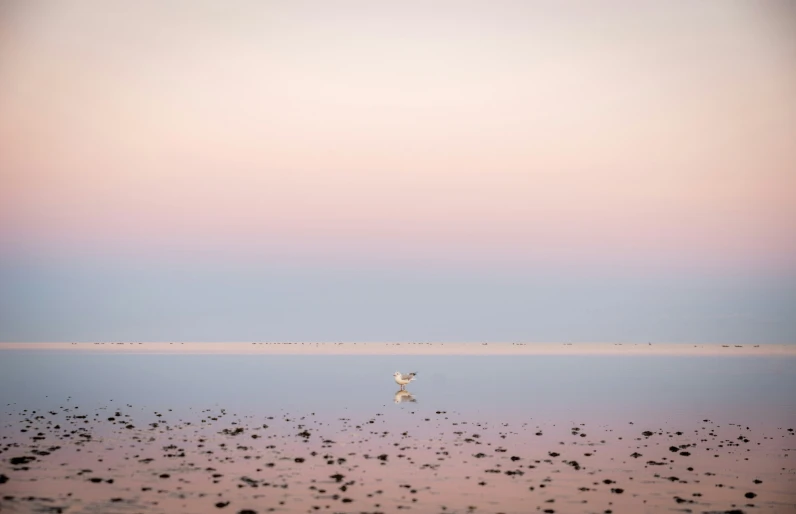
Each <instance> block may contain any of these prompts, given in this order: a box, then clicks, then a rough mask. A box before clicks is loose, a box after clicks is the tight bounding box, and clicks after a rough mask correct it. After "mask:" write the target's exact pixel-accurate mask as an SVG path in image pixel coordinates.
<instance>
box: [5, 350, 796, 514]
mask: <svg viewBox="0 0 796 514" xmlns="http://www.w3.org/2000/svg"><path fill="white" fill-rule="evenodd" d="M395 368H398V369H416V370H418V371H419V372H420V373H421V376H422V377H423V380H421V381H415V382H412V385H411V386H412V389H413V392H410V391H407V390H399V391H397V392H393V391H395V389H394V387H395V381H394V377H393V372H394V370H395ZM471 376H477V377H479V378H480V380H479V381H478V387H468V388H466V389H462V385H463V382H462V380H461V377H471ZM794 390H796V359H787V358H785V359H783V358H778V359H765V358H745V357H744V358H705V357H702V358H692V357H688V358H685V357H684V358H669V357H561V356H556V357H540V356H534V357H531V356H526V357H455V356H433V357H418V356H400V357H392V356H370V357H363V356H347V357H328V356H327V357H311V356H273V355H271V356H256V357H255V356H232V355H211V356H205V355H107V354H106V355H92V354H79V355H78V354H69V355H68V354H63V353H61V354H59V353H46V352H44V353H36V354H33V353H29V352H6V353H3V354H2V355H0V435H1V436H2V438H3V443H4V447H3V450H4V451H3V452H2V453H0V477H2V482H0V498H3V500H2V502H3V503H0V510H3V512H5V509H6V508H8V509H7V510H8V511H9V512H32V511H39V510H42V509H45V508H52V507H57V508H62V509H63V511H64V512H103V513H115V512H120V513H121V512H144V511H145V512H194V513H204V512H208V513H209V512H217V511H218V509H223V508H226V507H227V506H229V508H227V510H226V511H230V512H240V511H243V510H246V509H251V510H252V511H254V512H267V511H269V510H270V509H276V510H278V511H279V512H312V511H315V510H320V511H328V512H363V511H368V512H370V511H373V512H396V511H397V510H398V509H401V510H403V509H410V508H411V509H414V510H413V512H441V511H446V512H472V511H473V510H475V511H476V512H507V513H508V512H516V513H524V512H531V511H537V510H538V511H541V512H544V511H555V512H604V511H607V510H611V511H613V512H669V511H672V510H677V509H681V510H683V509H686V508H687V509H691V511H693V512H710V511H716V510H720V511H724V510H731V509H742V510H743V511H744V512H746V511H747V510H749V509H754V511H755V512H774V513H776V512H792V511H794V509H796V478H795V477H796V463H795V460H796V452H794V451H793V448H794V447H796V434H794V428H796V395H793V394H792V391H794ZM318 391H329V392H331V393H332V394H318ZM415 392H416V393H418V395H419V396H422V399H423V401H422V402H418V401H416V399H415V397H414V394H415ZM388 393H390V394H391V398H392V402H390V401H389V400H387V394H388ZM330 398H331V399H332V400H333V401H330ZM393 404H395V405H393ZM28 498H33V500H28ZM42 511H43V510H42ZM226 511H224V512H226Z"/></svg>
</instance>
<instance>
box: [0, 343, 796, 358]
mask: <svg viewBox="0 0 796 514" xmlns="http://www.w3.org/2000/svg"><path fill="white" fill-rule="evenodd" d="M3 350H5V351H33V352H38V351H65V352H91V353H116V354H121V353H129V354H164V355H165V354H230V355H484V356H486V355H517V356H519V355H634V356H638V355H661V356H665V355H671V356H677V355H682V356H688V355H693V356H708V355H715V356H783V357H787V356H791V357H796V344H790V345H789V344H743V345H736V344H689V343H658V344H654V343H653V344H648V343H407V342H400V343H384V342H378V343H377V342H374V343H361V342H360V343H320V342H304V343H300V342H299V343H295V342H294V343H278V342H271V343H268V342H262V343H252V342H248V343H240V342H229V343H180V342H159V343H152V342H147V343H144V342H141V343H138V342H124V343H121V342H114V343H111V342H106V343H0V351H3Z"/></svg>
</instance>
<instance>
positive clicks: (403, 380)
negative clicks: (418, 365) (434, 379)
mask: <svg viewBox="0 0 796 514" xmlns="http://www.w3.org/2000/svg"><path fill="white" fill-rule="evenodd" d="M415 375H417V373H409V374H408V375H401V372H400V371H396V372H395V374H394V375H393V376H394V377H395V383H396V384H398V385H399V386H401V390H403V389H404V386H405V385H406V384H408V383H409V382H411V381H412V380H414V379H415Z"/></svg>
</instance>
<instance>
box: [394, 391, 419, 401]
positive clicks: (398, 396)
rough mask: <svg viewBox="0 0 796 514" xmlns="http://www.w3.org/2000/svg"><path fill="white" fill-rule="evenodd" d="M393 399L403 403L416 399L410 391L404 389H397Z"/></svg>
mask: <svg viewBox="0 0 796 514" xmlns="http://www.w3.org/2000/svg"><path fill="white" fill-rule="evenodd" d="M393 401H394V402H395V403H403V402H416V401H417V400H416V399H415V397H414V396H412V393H410V392H409V391H407V390H406V389H399V390H398V391H397V392H396V393H395V397H394V398H393Z"/></svg>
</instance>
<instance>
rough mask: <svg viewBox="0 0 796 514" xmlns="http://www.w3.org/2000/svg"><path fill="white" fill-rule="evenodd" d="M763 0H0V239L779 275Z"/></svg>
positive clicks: (792, 86)
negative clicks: (599, 1)
mask: <svg viewBox="0 0 796 514" xmlns="http://www.w3.org/2000/svg"><path fill="white" fill-rule="evenodd" d="M795 14H796V11H795V10H794V9H793V8H792V7H788V5H787V3H786V2H773V1H772V2H735V1H707V2H675V3H670V2H609V3H603V4H601V6H600V7H599V8H598V7H596V6H592V5H591V3H590V2H580V3H576V2H563V3H561V2H470V1H457V2H433V3H429V2H420V1H417V2H412V1H410V2H349V1H340V2H324V1H319V2H302V1H292V0H291V1H284V2H280V1H270V2H266V1H263V2H245V1H241V2H232V3H223V2H206V1H199V2H167V3H163V2H118V3H108V2H103V1H94V2H92V1H83V2H71V1H64V2H35V1H34V2H27V1H11V2H4V3H3V5H2V7H0V174H1V175H0V179H1V180H2V188H0V253H1V254H2V256H20V255H22V256H31V255H32V256H35V255H45V254H58V255H73V256H78V257H84V256H92V255H102V256H129V255H133V256H146V257H158V258H168V257H169V256H175V255H181V254H182V253H183V252H185V251H189V252H195V253H196V254H202V253H209V254H218V255H222V256H224V257H225V258H232V259H265V260H268V259H272V260H274V261H275V262H289V261H292V260H302V259H304V260H307V261H308V262H323V261H324V260H335V259H339V260H342V261H345V260H356V259H363V260H380V259H382V260H391V259H399V260H400V259H408V260H412V259H417V260H427V261H434V262H440V263H444V262H450V263H467V262H471V261H479V262H487V263H490V262H491V263H505V262H512V263H527V262H531V263H534V262H536V263H539V262H541V263H556V262H569V263H574V264H577V263H581V262H588V263H590V264H595V263H596V264H598V265H599V263H602V262H605V263H608V262H612V263H617V262H620V263H623V264H626V265H628V266H634V265H641V264H643V263H655V265H656V266H664V267H665V266H675V267H683V266H685V267H697V268H720V269H728V270H764V271H765V270H779V271H786V272H792V271H794V270H796V144H794V141H796V67H794V65H793V63H796V21H794V20H796V16H794V15H795Z"/></svg>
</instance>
